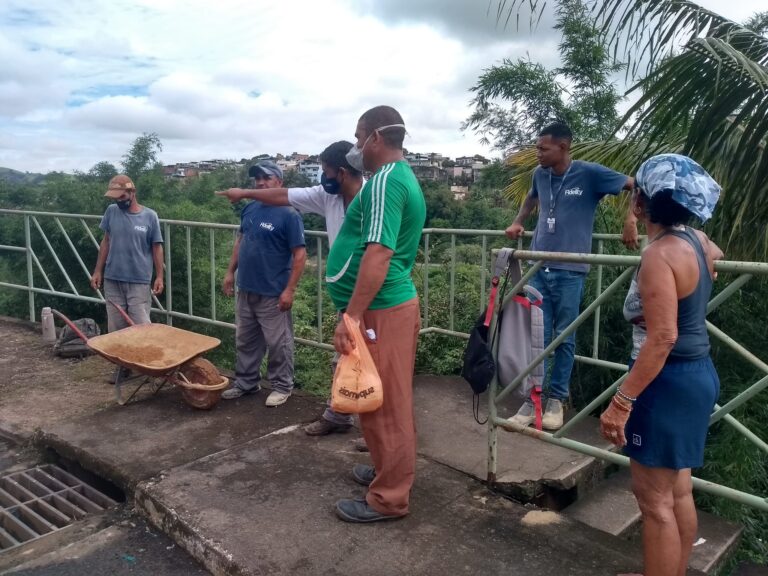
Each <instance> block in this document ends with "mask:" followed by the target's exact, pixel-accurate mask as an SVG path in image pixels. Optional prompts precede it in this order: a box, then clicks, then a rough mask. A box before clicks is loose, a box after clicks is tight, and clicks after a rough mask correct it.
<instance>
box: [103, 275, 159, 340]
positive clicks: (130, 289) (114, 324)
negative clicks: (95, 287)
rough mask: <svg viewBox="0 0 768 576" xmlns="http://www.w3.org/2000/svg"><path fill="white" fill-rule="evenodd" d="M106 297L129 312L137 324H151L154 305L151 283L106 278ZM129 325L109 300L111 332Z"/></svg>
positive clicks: (108, 313) (109, 328)
mask: <svg viewBox="0 0 768 576" xmlns="http://www.w3.org/2000/svg"><path fill="white" fill-rule="evenodd" d="M104 298H106V299H107V300H111V301H112V302H114V303H115V304H117V305H118V306H120V308H122V309H123V311H124V312H125V313H126V314H128V316H129V317H130V319H131V320H133V322H134V323H135V324H149V323H150V322H151V320H150V319H149V309H150V307H151V305H152V292H151V291H150V289H149V284H135V283H133V282H118V281H117V280H109V279H108V278H104ZM127 326H128V323H127V322H126V321H125V319H124V318H123V317H122V315H121V314H120V312H118V311H117V310H116V309H115V307H114V306H112V304H110V303H109V302H107V328H108V330H109V331H110V332H115V331H116V330H121V329H123V328H125V327H127Z"/></svg>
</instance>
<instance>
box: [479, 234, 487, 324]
mask: <svg viewBox="0 0 768 576" xmlns="http://www.w3.org/2000/svg"><path fill="white" fill-rule="evenodd" d="M482 239H483V245H482V249H481V250H482V254H481V255H480V314H482V313H483V310H485V282H486V275H487V272H486V271H485V268H486V267H487V266H488V262H487V261H486V258H487V252H488V237H487V236H486V235H485V234H483V236H482Z"/></svg>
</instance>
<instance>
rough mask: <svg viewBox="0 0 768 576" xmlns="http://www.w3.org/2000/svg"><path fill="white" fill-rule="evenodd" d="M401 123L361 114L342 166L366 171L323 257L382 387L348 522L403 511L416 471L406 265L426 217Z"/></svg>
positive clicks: (382, 112)
mask: <svg viewBox="0 0 768 576" xmlns="http://www.w3.org/2000/svg"><path fill="white" fill-rule="evenodd" d="M404 137H405V125H404V123H403V119H402V117H401V116H400V114H399V113H398V112H397V110H395V109H394V108H392V107H390V106H377V107H376V108H371V109H370V110H368V111H367V112H366V113H365V114H363V115H362V116H361V117H360V120H359V121H358V123H357V129H356V131H355V138H357V144H356V145H355V146H354V148H352V149H351V150H350V151H349V153H348V154H347V161H348V162H349V164H350V165H351V166H352V167H353V168H355V169H357V170H360V171H361V172H362V171H369V172H373V173H374V175H373V178H371V179H370V180H368V182H367V183H366V184H365V186H364V187H363V189H362V190H361V191H360V193H359V194H358V195H357V196H356V197H355V198H354V200H352V202H351V203H350V204H349V207H348V208H347V215H346V218H345V219H344V224H343V225H342V227H341V230H340V231H339V235H338V236H337V238H336V242H334V244H333V246H332V247H331V251H330V253H329V255H328V264H327V275H326V282H327V284H328V292H330V295H331V299H332V300H333V302H334V304H335V305H336V307H337V308H338V309H339V310H341V311H344V312H346V313H347V314H348V315H349V316H351V317H352V319H353V320H355V321H358V322H360V328H361V330H362V332H363V336H364V338H365V340H366V343H367V345H368V349H369V350H370V352H371V356H372V357H373V360H374V362H375V363H376V368H377V369H378V372H379V376H380V377H381V381H382V384H383V385H384V403H383V405H382V406H381V408H379V409H378V410H376V411H374V412H368V413H365V414H360V426H361V427H362V429H363V436H364V437H365V442H366V444H367V445H368V448H369V450H370V453H371V460H372V461H373V466H368V465H365V464H357V465H356V466H355V467H354V468H353V469H352V477H353V479H354V480H355V481H356V482H358V483H360V484H363V485H366V486H369V488H368V494H367V495H366V498H365V499H343V500H339V501H338V502H337V503H336V513H337V514H338V516H339V517H340V518H341V519H342V520H345V521H347V522H376V521H379V520H388V519H393V518H400V517H402V516H405V515H406V514H408V500H409V496H410V491H411V486H412V485H413V479H414V476H415V472H416V430H415V425H414V417H413V369H414V364H415V362H416V343H417V340H418V336H419V328H420V316H419V300H418V297H417V295H416V287H415V286H414V285H413V281H412V280H411V271H412V269H413V263H414V261H415V260H416V252H417V251H418V248H419V242H420V241H421V232H422V229H423V228H424V220H425V218H426V205H425V203H424V194H423V193H422V191H421V187H420V186H419V183H418V181H417V180H416V177H415V176H414V174H413V171H412V170H411V168H410V166H409V165H408V163H407V162H406V161H405V160H404V159H403V138H404ZM334 346H335V348H336V350H337V351H338V352H339V353H340V354H349V352H351V350H352V349H353V348H354V342H353V340H352V339H351V335H350V334H349V333H348V331H347V329H346V326H345V324H344V323H343V322H341V323H339V325H338V326H337V327H336V333H335V335H334Z"/></svg>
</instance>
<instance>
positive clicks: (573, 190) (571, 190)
mask: <svg viewBox="0 0 768 576" xmlns="http://www.w3.org/2000/svg"><path fill="white" fill-rule="evenodd" d="M583 192H584V191H583V190H582V189H581V188H579V187H578V186H576V187H575V188H568V189H567V190H566V191H565V195H566V196H581V194H582V193H583Z"/></svg>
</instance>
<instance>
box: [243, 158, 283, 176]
mask: <svg viewBox="0 0 768 576" xmlns="http://www.w3.org/2000/svg"><path fill="white" fill-rule="evenodd" d="M257 176H266V177H267V178H269V177H270V176H274V177H275V178H279V179H280V180H282V179H283V170H282V168H280V166H278V165H277V164H275V163H274V162H272V160H263V161H261V162H259V163H258V164H254V165H253V166H251V167H250V169H249V170H248V177H249V178H256V177H257Z"/></svg>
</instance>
